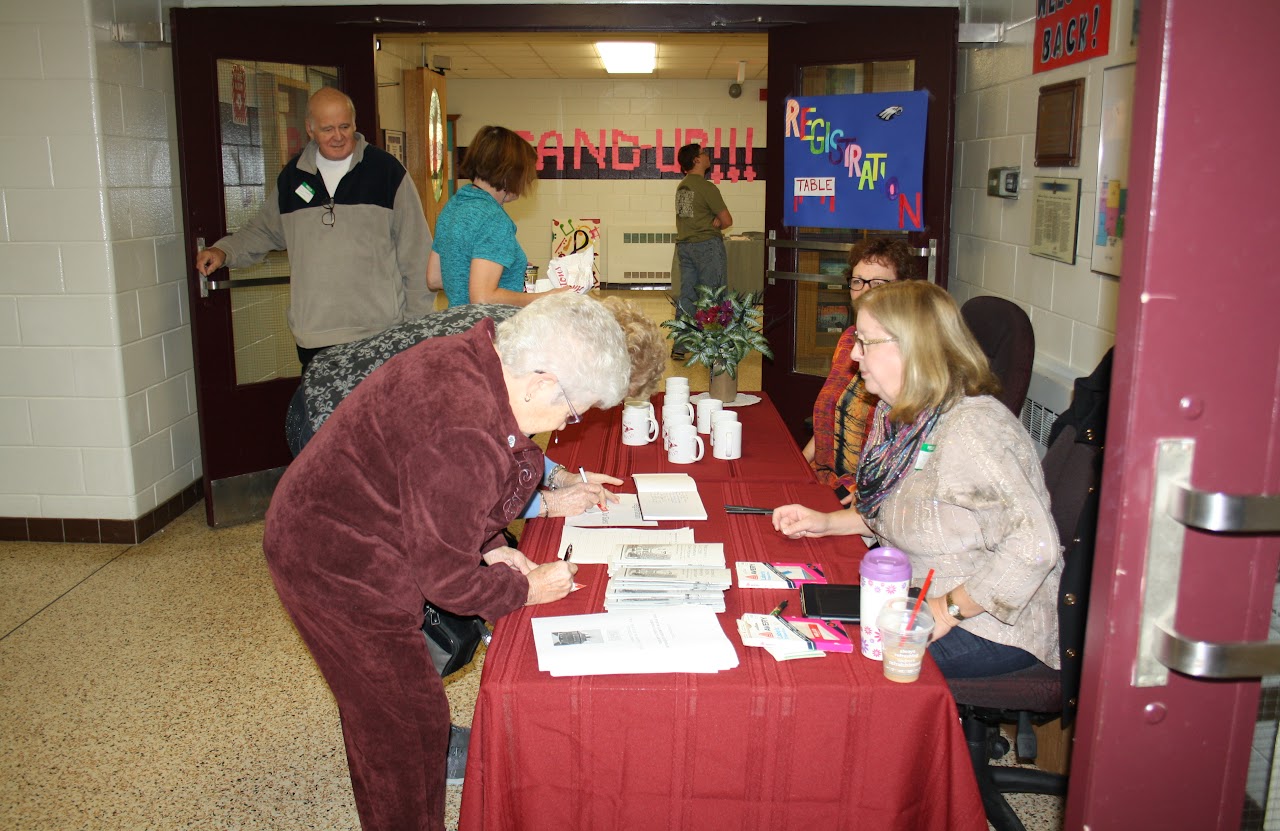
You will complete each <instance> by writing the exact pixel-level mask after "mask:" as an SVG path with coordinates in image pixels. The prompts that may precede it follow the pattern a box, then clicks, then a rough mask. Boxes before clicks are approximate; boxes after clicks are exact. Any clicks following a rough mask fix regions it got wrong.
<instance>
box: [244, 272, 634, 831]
mask: <svg viewBox="0 0 1280 831" xmlns="http://www.w3.org/2000/svg"><path fill="white" fill-rule="evenodd" d="M630 374H631V358H630V356H629V355H628V354H627V341H626V337H625V335H624V334H623V331H622V327H621V326H619V325H618V321H617V319H616V318H615V317H614V316H613V314H611V313H610V312H609V310H608V309H606V308H605V307H604V306H603V305H602V304H600V303H599V302H597V301H595V300H591V299H589V298H586V297H582V296H580V295H577V294H573V293H567V294H560V295H554V296H548V297H545V298H543V299H540V300H539V301H538V302H537V303H533V304H531V305H530V306H529V307H527V308H525V309H521V310H520V311H519V312H517V313H516V314H514V315H513V316H512V317H510V318H508V319H507V320H506V321H504V322H502V323H501V324H498V325H497V326H496V327H495V326H494V323H493V321H492V320H488V319H485V320H481V321H480V322H479V323H477V324H476V325H475V326H473V327H472V328H471V329H469V330H468V331H466V332H464V333H462V334H459V335H453V336H449V337H441V338H430V339H428V340H425V341H423V342H422V343H420V344H418V345H416V346H413V347H411V348H409V349H406V350H405V351H404V352H401V353H400V354H398V355H396V356H395V357H393V358H391V360H389V361H387V363H386V364H385V365H384V366H383V367H382V368H381V369H380V370H379V371H378V372H375V373H374V374H373V375H371V376H370V377H369V378H368V379H367V380H365V381H364V382H363V383H362V384H360V386H359V387H358V388H357V389H356V390H355V391H354V392H352V393H351V395H350V396H349V397H348V398H347V400H346V401H344V402H343V404H342V406H341V407H339V408H338V409H337V410H336V411H335V412H334V414H333V416H332V417H331V418H330V419H329V421H328V422H327V423H326V425H325V427H324V429H323V430H321V431H320V432H319V433H317V434H316V436H315V438H314V439H313V440H312V442H311V444H310V446H309V448H308V450H307V452H305V453H303V454H302V455H300V456H299V457H298V458H297V459H295V460H294V462H293V464H291V465H290V466H289V468H288V470H287V471H285V474H284V476H283V477H282V478H281V480H280V483H279V485H278V486H277V487H276V490H275V493H274V495H273V496H272V498H271V506H270V508H269V509H268V511H267V518H266V526H265V534H264V537H263V550H264V552H265V554H266V559H267V565H268V567H269V569H270V571H271V578H272V580H273V582H274V584H275V588H276V592H277V594H279V596H280V601H281V603H282V604H283V605H284V607H285V609H286V610H287V611H288V612H289V615H290V617H291V618H292V619H293V622H294V625H295V626H296V627H297V629H298V632H299V634H300V635H301V636H302V639H303V641H304V642H305V643H306V645H307V648H308V649H309V650H310V651H311V654H312V656H313V657H314V658H315V662H316V664H317V666H318V667H319V668H320V671H321V673H322V674H323V675H324V678H325V681H326V682H327V683H328V684H329V688H330V690H331V691H332V692H333V696H334V698H335V700H336V701H337V704H338V711H339V714H340V715H341V724H342V733H343V738H344V740H345V742H346V749H347V763H348V766H349V767H350V770H351V782H352V787H353V791H354V793H355V803H356V809H357V811H358V813H359V816H360V823H361V825H362V826H363V827H365V828H443V827H444V797H445V769H446V757H445V751H446V748H447V746H448V743H449V702H448V700H447V698H446V697H445V692H444V684H443V682H442V681H441V679H440V675H439V673H438V672H437V671H436V669H435V666H434V664H433V663H432V659H431V655H430V653H429V651H428V649H427V644H426V639H425V638H424V637H423V634H422V624H423V617H424V614H423V608H424V604H425V603H426V602H428V601H429V602H430V603H431V604H432V605H433V606H437V607H439V608H442V609H446V610H448V611H451V612H453V613H454V614H458V615H481V616H483V617H484V618H486V619H487V620H497V619H498V618H500V617H503V616H504V615H507V614H509V613H511V612H513V611H515V610H517V609H519V608H520V607H521V606H526V605H533V604H539V603H549V602H551V601H554V600H559V599H560V598H562V597H565V596H566V595H568V593H569V592H570V591H571V590H572V588H573V574H574V572H575V571H576V566H574V565H573V564H572V563H569V562H565V561H562V560H553V561H552V562H549V563H545V564H543V565H535V564H534V563H532V562H530V561H529V560H528V559H526V558H525V557H524V555H523V554H521V553H520V552H519V551H518V550H516V549H513V548H507V547H505V546H503V545H502V542H503V538H502V533H501V532H502V529H503V528H505V527H506V526H507V524H508V523H510V522H511V521H512V520H513V519H515V518H516V517H517V516H519V514H520V511H521V510H522V509H523V508H524V506H525V504H526V503H527V502H528V501H529V498H530V496H532V495H533V492H534V490H535V489H536V488H537V487H538V483H539V482H541V481H542V478H543V454H542V451H541V450H540V449H539V448H538V445H537V444H535V443H534V442H533V440H532V439H530V438H529V436H531V435H534V434H536V433H543V432H547V431H550V430H558V429H560V428H561V427H563V426H564V425H565V423H566V422H567V421H568V420H569V419H570V418H571V417H573V416H574V414H575V413H581V412H583V411H585V410H586V409H588V408H590V407H600V408H608V407H612V406H614V405H616V404H618V403H619V402H620V401H621V400H622V398H623V396H624V395H625V394H626V392H627V385H628V382H629V378H630ZM486 564H487V566H486Z"/></svg>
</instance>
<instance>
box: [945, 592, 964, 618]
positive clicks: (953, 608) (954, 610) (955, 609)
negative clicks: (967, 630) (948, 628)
mask: <svg viewBox="0 0 1280 831" xmlns="http://www.w3.org/2000/svg"><path fill="white" fill-rule="evenodd" d="M946 603H947V614H949V615H951V616H952V617H953V618H955V619H956V620H964V615H962V614H960V606H959V605H958V604H957V603H956V602H955V601H954V600H952V599H951V592H947V598H946Z"/></svg>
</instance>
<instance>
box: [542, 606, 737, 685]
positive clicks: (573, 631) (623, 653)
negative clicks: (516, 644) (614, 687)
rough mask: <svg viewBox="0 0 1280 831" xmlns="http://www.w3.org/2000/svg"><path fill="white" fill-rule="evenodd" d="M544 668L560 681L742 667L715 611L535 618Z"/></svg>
mask: <svg viewBox="0 0 1280 831" xmlns="http://www.w3.org/2000/svg"><path fill="white" fill-rule="evenodd" d="M531 622H532V624H533V642H534V646H535V648H536V649H537V653H538V669H540V670H542V671H544V672H549V673H551V674H552V675H555V676H572V675H632V674H643V673H652V672H719V671H720V670H723V669H732V668H733V667H736V666H737V665H738V655H737V653H736V652H735V651H734V648H733V644H732V643H730V642H729V639H728V638H726V637H725V634H724V630H723V629H721V628H720V621H718V620H717V619H716V616H715V614H714V613H713V612H712V611H711V610H710V609H700V608H697V607H688V608H675V609H663V610H660V611H636V612H609V613H608V614H597V615H569V616H565V617H539V618H534V619H533V620H532V621H531Z"/></svg>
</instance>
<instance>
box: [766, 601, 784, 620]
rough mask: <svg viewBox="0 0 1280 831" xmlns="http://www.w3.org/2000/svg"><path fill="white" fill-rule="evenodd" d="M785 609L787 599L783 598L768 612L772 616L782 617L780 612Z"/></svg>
mask: <svg viewBox="0 0 1280 831" xmlns="http://www.w3.org/2000/svg"><path fill="white" fill-rule="evenodd" d="M786 610H787V601H785V600H784V601H782V602H781V603H779V604H778V605H777V606H774V607H773V611H772V612H770V613H769V614H771V615H773V616H774V617H782V613H783V612H785V611H786Z"/></svg>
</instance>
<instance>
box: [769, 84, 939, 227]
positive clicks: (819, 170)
mask: <svg viewBox="0 0 1280 831" xmlns="http://www.w3.org/2000/svg"><path fill="white" fill-rule="evenodd" d="M928 115H929V93H928V92H926V91H923V90H918V91H907V92H873V93H864V94H861V95H809V96H801V97H796V98H788V99H787V105H786V116H785V118H786V124H785V130H784V131H783V156H782V160H783V176H782V179H783V183H784V184H783V189H782V192H783V201H784V205H783V209H782V224H783V225H788V226H791V227H796V226H801V227H809V228H868V229H873V230H894V231H901V230H906V231H919V230H922V229H923V222H924V187H923V181H924V137H925V128H926V125H927V122H928Z"/></svg>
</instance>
